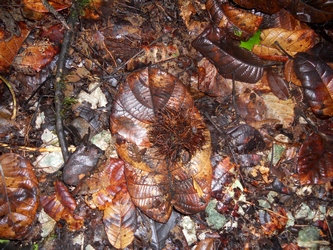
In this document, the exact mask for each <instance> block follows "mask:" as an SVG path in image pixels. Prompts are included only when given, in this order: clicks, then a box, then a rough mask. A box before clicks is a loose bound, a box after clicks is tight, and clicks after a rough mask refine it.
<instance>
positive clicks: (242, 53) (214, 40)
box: [192, 28, 265, 83]
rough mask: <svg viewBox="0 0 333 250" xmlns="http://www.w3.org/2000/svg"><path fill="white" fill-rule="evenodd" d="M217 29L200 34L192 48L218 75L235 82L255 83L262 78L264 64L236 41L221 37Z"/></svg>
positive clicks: (210, 29)
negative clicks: (207, 61)
mask: <svg viewBox="0 0 333 250" xmlns="http://www.w3.org/2000/svg"><path fill="white" fill-rule="evenodd" d="M221 32H222V31H221V30H220V29H219V28H209V29H206V30H205V31H204V32H203V33H201V34H200V36H198V37H197V38H196V39H195V40H194V41H193V42H192V46H193V47H194V48H195V49H196V50H198V51H199V52H200V53H201V54H203V55H204V56H205V57H206V58H207V59H209V60H210V61H211V62H212V63H213V64H214V65H215V67H216V68H217V70H218V71H219V73H220V74H221V75H222V76H223V77H225V78H230V79H234V80H236V81H242V82H248V83H256V82H258V81H259V80H260V79H261V77H262V76H263V71H264V66H265V62H264V61H262V60H261V59H260V58H259V57H257V56H256V55H255V54H253V53H252V52H250V51H249V50H247V49H243V48H240V47H239V43H238V42H237V41H234V40H231V39H228V38H226V37H223V35H222V34H221Z"/></svg>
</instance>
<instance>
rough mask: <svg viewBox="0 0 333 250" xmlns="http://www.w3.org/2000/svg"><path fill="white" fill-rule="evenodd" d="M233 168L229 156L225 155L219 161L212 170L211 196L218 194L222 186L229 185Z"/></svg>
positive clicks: (233, 165)
mask: <svg viewBox="0 0 333 250" xmlns="http://www.w3.org/2000/svg"><path fill="white" fill-rule="evenodd" d="M234 168H235V164H234V163H232V162H230V158H229V157H226V158H225V159H223V160H222V161H220V162H219V163H218V164H217V166H216V167H215V168H214V170H213V180H212V192H213V194H212V195H213V196H214V197H216V196H219V195H220V193H221V191H222V188H223V187H225V186H227V185H229V184H230V182H231V181H232V180H233V178H232V177H233V174H232V171H233V169H234Z"/></svg>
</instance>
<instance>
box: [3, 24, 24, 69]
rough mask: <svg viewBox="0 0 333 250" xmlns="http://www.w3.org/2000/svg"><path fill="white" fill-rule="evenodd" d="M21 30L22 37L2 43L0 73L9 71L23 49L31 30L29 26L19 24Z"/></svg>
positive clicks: (13, 37) (14, 37)
mask: <svg viewBox="0 0 333 250" xmlns="http://www.w3.org/2000/svg"><path fill="white" fill-rule="evenodd" d="M18 26H19V28H20V29H21V34H20V36H15V35H14V36H12V38H11V39H10V40H9V41H8V42H6V41H5V40H3V41H0V72H1V73H5V72H7V71H8V69H9V68H10V66H11V65H12V62H13V60H14V58H15V56H16V54H17V52H18V51H19V49H20V48H21V45H22V43H23V42H24V40H25V39H26V38H27V36H28V35H29V32H30V30H29V29H28V26H27V25H26V24H25V23H23V22H19V23H18Z"/></svg>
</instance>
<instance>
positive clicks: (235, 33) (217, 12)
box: [206, 0, 262, 40]
mask: <svg viewBox="0 0 333 250" xmlns="http://www.w3.org/2000/svg"><path fill="white" fill-rule="evenodd" d="M206 8H207V11H208V12H209V14H210V16H211V18H212V19H213V21H214V23H215V24H216V25H217V26H218V27H219V28H223V29H224V30H225V31H227V33H228V35H229V36H231V37H233V38H235V39H242V40H247V39H249V38H250V37H251V36H253V35H254V34H255V33H256V32H257V30H258V28H259V26H260V24H261V22H262V17H261V16H257V15H254V14H252V13H251V12H248V11H246V10H243V9H239V8H235V7H233V6H231V5H230V4H228V3H224V4H220V3H219V1H216V0H208V1H207V2H206Z"/></svg>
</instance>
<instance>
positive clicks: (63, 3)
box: [23, 0, 72, 12]
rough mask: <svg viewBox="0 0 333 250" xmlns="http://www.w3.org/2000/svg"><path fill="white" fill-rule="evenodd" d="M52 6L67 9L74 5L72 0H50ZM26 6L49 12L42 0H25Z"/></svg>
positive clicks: (57, 8)
mask: <svg viewBox="0 0 333 250" xmlns="http://www.w3.org/2000/svg"><path fill="white" fill-rule="evenodd" d="M48 2H49V3H50V4H51V5H52V7H53V8H54V9H55V10H57V11H60V10H64V9H67V8H68V7H70V6H71V5H72V1H71V0H51V1H48ZM23 3H24V6H25V7H27V8H29V9H31V10H33V11H37V12H49V11H48V9H47V8H45V6H44V5H43V2H42V0H23Z"/></svg>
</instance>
